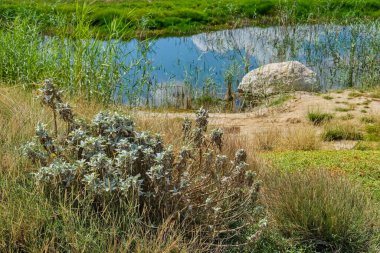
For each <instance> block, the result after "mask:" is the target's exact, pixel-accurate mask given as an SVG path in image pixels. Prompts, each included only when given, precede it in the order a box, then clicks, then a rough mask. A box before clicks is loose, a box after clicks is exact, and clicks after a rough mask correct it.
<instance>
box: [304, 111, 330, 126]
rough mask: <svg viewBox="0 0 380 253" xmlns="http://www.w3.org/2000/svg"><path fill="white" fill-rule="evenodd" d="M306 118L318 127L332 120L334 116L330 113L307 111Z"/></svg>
mask: <svg viewBox="0 0 380 253" xmlns="http://www.w3.org/2000/svg"><path fill="white" fill-rule="evenodd" d="M307 118H308V119H309V120H310V121H311V122H312V123H313V124H314V125H320V124H322V123H326V122H328V121H330V120H331V119H333V118H334V115H333V114H331V113H324V112H320V111H309V112H308V113H307Z"/></svg>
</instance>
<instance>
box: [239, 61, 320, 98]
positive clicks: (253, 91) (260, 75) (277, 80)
mask: <svg viewBox="0 0 380 253" xmlns="http://www.w3.org/2000/svg"><path fill="white" fill-rule="evenodd" d="M319 89H320V87H319V85H318V81H317V75H316V74H315V73H314V72H313V71H312V70H311V69H309V68H307V67H306V66H305V65H303V64H302V63H300V62H298V61H288V62H280V63H272V64H267V65H264V66H262V67H260V68H257V69H255V70H252V71H250V72H249V73H248V74H246V75H245V76H244V77H243V79H242V81H241V83H240V84H239V87H238V91H239V92H242V93H248V94H250V95H252V96H254V97H266V96H270V95H274V94H278V93H281V92H289V91H318V90H319Z"/></svg>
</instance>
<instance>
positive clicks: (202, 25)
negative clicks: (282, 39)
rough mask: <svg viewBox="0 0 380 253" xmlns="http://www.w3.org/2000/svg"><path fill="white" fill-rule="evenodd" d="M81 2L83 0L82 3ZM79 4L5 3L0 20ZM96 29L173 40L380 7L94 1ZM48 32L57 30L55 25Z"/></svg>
mask: <svg viewBox="0 0 380 253" xmlns="http://www.w3.org/2000/svg"><path fill="white" fill-rule="evenodd" d="M80 2H81V1H80ZM76 8H77V6H76V1H53V0H50V1H28V0H22V1H16V0H4V1H2V2H1V3H0V17H1V16H3V17H12V16H18V15H20V14H22V13H25V12H28V13H30V12H34V13H36V14H37V15H40V16H42V17H43V18H44V19H45V20H46V21H48V20H49V17H51V16H52V15H56V14H59V15H63V16H66V17H68V18H71V17H72V14H73V13H75V12H76ZM90 8H91V12H90V20H91V26H92V27H94V28H96V30H97V31H98V32H99V33H100V34H102V35H103V36H108V35H109V30H108V29H107V27H108V26H109V24H110V23H111V22H112V20H113V19H115V18H116V19H119V20H121V23H122V24H123V25H127V26H128V27H129V28H132V29H133V30H135V31H136V30H137V31H136V33H134V34H132V35H131V34H129V36H141V35H142V33H143V34H144V36H145V35H147V36H169V35H185V34H194V33H198V32H201V31H210V30H217V29H222V28H234V27H239V26H246V25H273V24H280V23H294V22H308V23H318V22H326V21H329V20H333V21H335V22H345V21H347V20H351V19H352V18H370V19H371V18H378V17H380V3H379V2H378V1H375V0H309V1H306V0H297V1H290V0H233V1H231V0H230V1H226V0H221V1H217V2H214V1H212V2H211V1H205V0H195V1H188V0H181V1H173V0H157V1H143V0H133V1H102V0H98V1H92V2H91V5H90ZM46 31H48V32H53V33H55V32H56V27H54V26H53V25H51V26H50V27H48V28H47V29H46Z"/></svg>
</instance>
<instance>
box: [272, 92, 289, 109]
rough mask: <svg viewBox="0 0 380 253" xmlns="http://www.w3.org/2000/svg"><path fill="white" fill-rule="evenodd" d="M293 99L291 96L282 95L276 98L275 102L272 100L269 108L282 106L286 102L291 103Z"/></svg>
mask: <svg viewBox="0 0 380 253" xmlns="http://www.w3.org/2000/svg"><path fill="white" fill-rule="evenodd" d="M292 98H293V96H291V95H289V94H281V95H279V96H278V97H275V98H274V99H273V100H271V101H270V102H269V106H281V105H283V104H284V103H285V102H286V101H289V100H290V99H292Z"/></svg>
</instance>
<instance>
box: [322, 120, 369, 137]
mask: <svg viewBox="0 0 380 253" xmlns="http://www.w3.org/2000/svg"><path fill="white" fill-rule="evenodd" d="M322 139H323V140H324V141H340V140H362V139H363V133H362V132H361V131H360V130H359V129H358V128H357V126H356V125H352V124H349V123H344V124H343V123H337V122H335V123H333V124H329V125H326V126H325V128H324V130H323V132H322Z"/></svg>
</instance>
